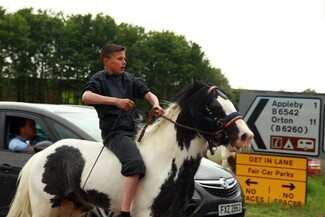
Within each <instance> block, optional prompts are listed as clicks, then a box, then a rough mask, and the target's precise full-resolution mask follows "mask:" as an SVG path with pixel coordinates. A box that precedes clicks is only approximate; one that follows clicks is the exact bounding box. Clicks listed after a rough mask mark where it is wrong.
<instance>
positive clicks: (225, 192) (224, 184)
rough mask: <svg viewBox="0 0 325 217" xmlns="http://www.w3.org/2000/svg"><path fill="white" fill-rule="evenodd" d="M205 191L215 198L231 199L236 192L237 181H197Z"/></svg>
mask: <svg viewBox="0 0 325 217" xmlns="http://www.w3.org/2000/svg"><path fill="white" fill-rule="evenodd" d="M196 182H197V183H198V184H199V185H201V186H202V187H203V188H204V189H205V190H206V191H208V192H209V193H210V194H212V195H213V196H217V197H231V196H233V195H235V194H236V192H237V191H238V189H237V188H238V187H237V180H236V179H235V178H229V179H224V178H220V179H219V180H197V181H196Z"/></svg>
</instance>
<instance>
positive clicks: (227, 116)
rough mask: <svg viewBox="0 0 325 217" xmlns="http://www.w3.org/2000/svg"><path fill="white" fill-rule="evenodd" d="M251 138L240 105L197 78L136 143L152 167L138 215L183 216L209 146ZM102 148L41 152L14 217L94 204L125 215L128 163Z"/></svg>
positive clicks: (48, 216) (84, 145)
mask: <svg viewBox="0 0 325 217" xmlns="http://www.w3.org/2000/svg"><path fill="white" fill-rule="evenodd" d="M139 135H140V132H139V133H138V136H137V137H139ZM252 137H253V133H252V132H251V131H250V130H249V128H248V126H247V125H246V123H245V122H244V121H243V120H242V118H241V116H240V115H239V113H238V112H237V111H236V109H235V107H234V105H233V103H232V102H231V101H230V100H229V99H228V98H227V97H226V96H225V95H224V94H223V93H222V92H221V91H220V90H219V89H218V88H217V87H215V86H210V85H207V84H204V83H202V82H198V81H193V83H191V84H189V85H187V86H186V87H184V88H183V89H182V90H181V91H180V92H179V93H178V94H177V95H176V96H175V101H174V102H173V103H170V104H169V105H168V107H167V108H166V109H165V114H164V116H162V117H160V118H158V120H157V121H156V122H155V123H153V124H151V125H149V126H148V127H147V129H146V132H145V133H144V134H143V137H142V139H141V141H140V142H137V145H138V148H139V150H140V152H141V154H142V156H143V160H144V162H145V165H146V167H147V170H146V174H145V176H144V178H143V179H141V180H140V181H139V184H138V187H137V190H136V193H135V197H134V199H133V202H132V206H131V215H132V216H133V217H175V216H177V214H178V213H181V212H182V210H183V208H184V207H185V206H186V205H187V203H188V202H189V201H190V199H191V197H192V195H193V192H194V175H195V173H196V171H197V169H198V167H199V165H200V162H201V159H202V156H203V155H204V154H205V150H206V149H207V146H208V145H213V146H218V145H220V144H227V145H228V144H229V145H231V146H235V147H241V146H244V145H247V144H249V143H250V141H251V139H252ZM135 139H137V138H135ZM102 147H103V144H102V143H97V142H91V141H85V140H77V139H64V140H60V141H58V142H56V143H54V144H53V145H51V146H50V147H48V148H46V149H44V150H43V151H41V152H38V153H36V154H35V155H34V156H33V157H32V158H31V159H30V160H29V161H28V162H27V163H26V164H25V166H24V167H23V169H22V170H21V172H20V175H19V185H18V189H17V193H16V195H15V198H14V200H13V202H12V204H11V208H10V211H9V214H8V216H7V217H29V216H31V217H58V216H61V217H63V216H67V217H70V216H73V217H79V216H82V215H83V214H84V213H86V212H87V211H89V210H90V209H92V208H93V207H94V206H97V207H101V208H103V209H105V210H110V211H113V212H114V213H119V212H120V207H121V188H122V186H123V185H122V183H123V176H122V175H121V173H120V171H121V165H120V162H119V161H118V159H117V158H116V157H115V155H114V154H112V153H111V152H110V151H109V150H108V149H107V148H104V149H102ZM101 150H102V152H101ZM99 153H101V154H100V155H99ZM98 156H99V158H98ZM96 159H97V161H96ZM95 162H96V163H95Z"/></svg>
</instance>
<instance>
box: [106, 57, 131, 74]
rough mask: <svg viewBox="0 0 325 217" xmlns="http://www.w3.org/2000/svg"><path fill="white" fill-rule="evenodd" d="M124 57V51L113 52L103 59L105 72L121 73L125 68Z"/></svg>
mask: <svg viewBox="0 0 325 217" xmlns="http://www.w3.org/2000/svg"><path fill="white" fill-rule="evenodd" d="M125 64H126V57H125V51H118V52H115V53H114V54H113V55H112V56H111V57H109V58H105V59H104V68H105V70H106V72H108V73H109V74H112V75H121V74H123V72H124V70H125Z"/></svg>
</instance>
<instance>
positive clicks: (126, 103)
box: [116, 99, 134, 111]
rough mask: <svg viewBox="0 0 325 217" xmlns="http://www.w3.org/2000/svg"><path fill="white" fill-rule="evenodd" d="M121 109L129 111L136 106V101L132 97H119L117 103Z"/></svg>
mask: <svg viewBox="0 0 325 217" xmlns="http://www.w3.org/2000/svg"><path fill="white" fill-rule="evenodd" d="M116 106H117V107H118V108H119V109H122V110H124V111H128V110H130V109H131V108H133V106H134V102H133V101H132V100H130V99H119V100H118V103H117V105H116Z"/></svg>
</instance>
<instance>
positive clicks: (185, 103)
mask: <svg viewBox="0 0 325 217" xmlns="http://www.w3.org/2000/svg"><path fill="white" fill-rule="evenodd" d="M208 89H209V85H207V84H205V83H202V82H199V81H193V83H191V84H189V85H187V86H185V87H184V88H183V89H182V90H181V91H179V92H178V93H177V94H176V95H175V96H174V97H173V98H172V101H174V102H176V103H177V104H178V105H179V106H180V108H181V110H182V111H184V109H192V110H193V111H197V110H198V109H199V108H200V107H201V106H202V105H203V104H204V103H205V101H206V97H207V95H208Z"/></svg>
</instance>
